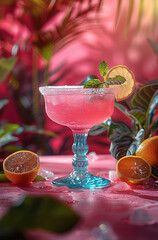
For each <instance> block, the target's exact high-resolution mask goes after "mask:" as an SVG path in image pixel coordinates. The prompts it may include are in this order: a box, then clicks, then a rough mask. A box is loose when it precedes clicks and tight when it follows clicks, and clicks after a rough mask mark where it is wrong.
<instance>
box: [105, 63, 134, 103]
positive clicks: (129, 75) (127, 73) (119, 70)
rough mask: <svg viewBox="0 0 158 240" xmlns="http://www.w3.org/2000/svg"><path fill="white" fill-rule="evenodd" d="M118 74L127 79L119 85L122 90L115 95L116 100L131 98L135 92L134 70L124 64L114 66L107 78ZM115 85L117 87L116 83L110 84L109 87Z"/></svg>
mask: <svg viewBox="0 0 158 240" xmlns="http://www.w3.org/2000/svg"><path fill="white" fill-rule="evenodd" d="M117 75H120V76H122V77H124V78H125V79H126V81H125V82H124V83H123V84H121V85H117V86H119V87H120V90H119V91H118V93H117V94H116V96H115V97H116V101H123V100H125V99H127V98H129V97H130V96H131V95H132V93H133V92H134V89H135V77H134V74H133V72H132V71H131V70H130V69H129V68H127V67H126V66H123V65H118V66H114V67H112V68H111V69H110V70H109V72H108V74H107V76H106V79H107V78H112V77H115V76H117ZM105 81H106V80H105ZM114 86H115V87H116V85H110V86H109V87H114Z"/></svg>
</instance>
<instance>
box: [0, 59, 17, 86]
mask: <svg viewBox="0 0 158 240" xmlns="http://www.w3.org/2000/svg"><path fill="white" fill-rule="evenodd" d="M16 61H17V58H15V57H13V58H2V59H1V60H0V82H2V81H4V80H5V79H6V77H7V76H8V74H9V73H10V72H11V71H12V70H13V68H14V66H15V63H16Z"/></svg>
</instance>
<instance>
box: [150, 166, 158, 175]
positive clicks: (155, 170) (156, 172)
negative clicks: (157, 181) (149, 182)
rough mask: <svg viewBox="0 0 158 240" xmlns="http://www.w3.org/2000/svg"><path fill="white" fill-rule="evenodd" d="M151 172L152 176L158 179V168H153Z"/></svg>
mask: <svg viewBox="0 0 158 240" xmlns="http://www.w3.org/2000/svg"><path fill="white" fill-rule="evenodd" d="M151 172H152V175H154V176H155V177H156V178H158V170H157V169H156V168H154V167H153V166H151Z"/></svg>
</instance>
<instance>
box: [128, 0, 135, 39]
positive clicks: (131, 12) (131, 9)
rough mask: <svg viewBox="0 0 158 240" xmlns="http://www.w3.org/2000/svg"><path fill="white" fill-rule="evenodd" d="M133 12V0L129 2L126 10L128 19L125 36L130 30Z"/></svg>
mask: <svg viewBox="0 0 158 240" xmlns="http://www.w3.org/2000/svg"><path fill="white" fill-rule="evenodd" d="M133 12H134V0H129V8H128V19H127V27H126V34H128V32H129V29H130V25H131V20H132V14H133Z"/></svg>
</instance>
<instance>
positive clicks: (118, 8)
mask: <svg viewBox="0 0 158 240" xmlns="http://www.w3.org/2000/svg"><path fill="white" fill-rule="evenodd" d="M117 2H118V4H117V8H116V9H117V10H116V11H117V12H116V15H115V16H116V17H115V26H116V25H117V23H118V19H119V16H120V13H121V5H122V2H123V1H122V0H118V1H117Z"/></svg>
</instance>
